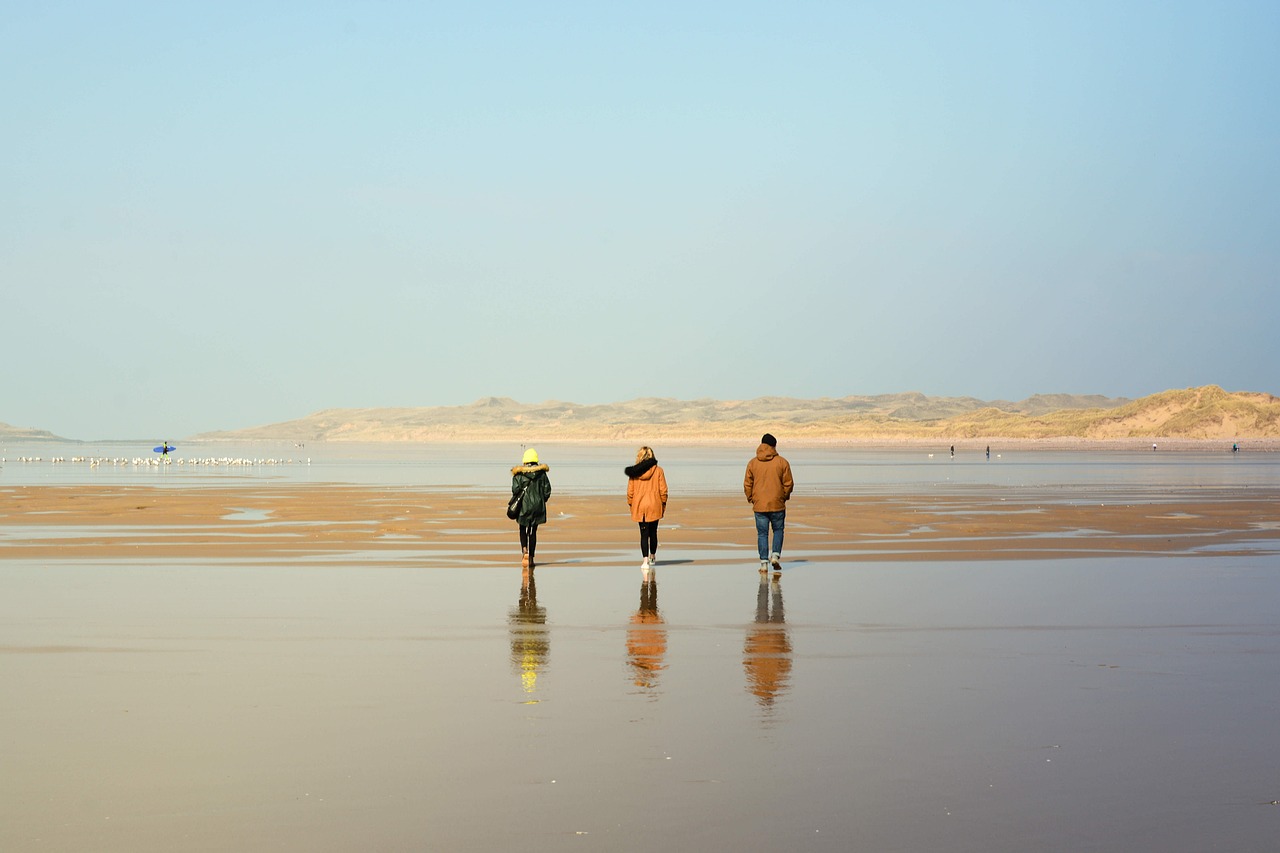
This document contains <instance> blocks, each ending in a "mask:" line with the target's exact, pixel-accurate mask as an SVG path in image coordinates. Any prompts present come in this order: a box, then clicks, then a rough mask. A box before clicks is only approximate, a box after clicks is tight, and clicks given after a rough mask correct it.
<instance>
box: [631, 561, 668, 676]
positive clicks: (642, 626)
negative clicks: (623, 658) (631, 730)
mask: <svg viewBox="0 0 1280 853" xmlns="http://www.w3.org/2000/svg"><path fill="white" fill-rule="evenodd" d="M665 626H666V623H665V622H664V621H663V619H662V614H661V613H659V612H658V578H657V576H656V574H655V573H653V572H648V573H646V575H645V579H644V580H643V581H641V582H640V607H639V608H638V609H637V610H636V612H635V613H633V614H632V615H631V627H630V628H628V629H627V661H628V663H629V664H630V666H631V674H632V677H633V678H634V679H635V685H636V687H642V688H645V689H649V690H653V689H655V688H657V686H658V673H660V672H662V670H664V669H666V667H667V665H666V662H665V661H666V656H667V629H666V627H665Z"/></svg>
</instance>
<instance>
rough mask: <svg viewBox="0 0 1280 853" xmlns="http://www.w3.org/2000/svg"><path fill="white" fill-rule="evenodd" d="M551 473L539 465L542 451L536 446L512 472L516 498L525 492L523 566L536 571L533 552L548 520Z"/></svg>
mask: <svg viewBox="0 0 1280 853" xmlns="http://www.w3.org/2000/svg"><path fill="white" fill-rule="evenodd" d="M550 470H551V469H550V468H549V467H548V466H546V465H541V464H539V463H538V451H536V450H534V449H533V448H532V447H530V448H529V449H528V450H526V451H525V452H524V460H523V464H521V465H517V466H516V467H514V468H512V469H511V494H512V496H513V497H514V496H515V495H518V494H520V493H521V491H523V492H524V497H523V498H521V500H520V514H519V515H518V516H517V517H516V524H518V525H520V552H521V555H522V559H521V562H520V565H521V566H522V567H523V568H526V569H532V568H533V552H534V551H535V550H536V549H537V547H538V525H539V524H545V523H546V521H547V500H548V499H549V498H550V497H551V480H550V479H549V478H548V477H547V472H548V471H550Z"/></svg>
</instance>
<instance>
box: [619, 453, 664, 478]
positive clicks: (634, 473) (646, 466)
mask: <svg viewBox="0 0 1280 853" xmlns="http://www.w3.org/2000/svg"><path fill="white" fill-rule="evenodd" d="M657 467H658V457H656V456H650V457H649V458H648V459H644V460H642V461H640V462H637V463H636V464H634V465H628V466H627V467H626V468H623V469H622V473H624V474H626V475H627V477H628V478H629V479H632V480H639V479H641V478H642V477H644V475H645V474H648V473H649V472H650V471H652V470H653V469H654V468H657Z"/></svg>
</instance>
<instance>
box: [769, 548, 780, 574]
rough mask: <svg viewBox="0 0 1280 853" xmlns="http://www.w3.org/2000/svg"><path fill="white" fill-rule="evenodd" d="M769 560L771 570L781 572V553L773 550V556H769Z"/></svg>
mask: <svg viewBox="0 0 1280 853" xmlns="http://www.w3.org/2000/svg"><path fill="white" fill-rule="evenodd" d="M769 562H770V563H773V570H774V571H775V572H781V571H782V555H781V554H779V553H777V552H776V551H775V552H774V554H773V556H771V557H770V558H769Z"/></svg>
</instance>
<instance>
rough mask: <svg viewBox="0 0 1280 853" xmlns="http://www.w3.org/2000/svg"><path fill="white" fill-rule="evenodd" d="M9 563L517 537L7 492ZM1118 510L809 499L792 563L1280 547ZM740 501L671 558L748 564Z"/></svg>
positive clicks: (1255, 528)
mask: <svg viewBox="0 0 1280 853" xmlns="http://www.w3.org/2000/svg"><path fill="white" fill-rule="evenodd" d="M2 493H3V494H4V501H3V506H4V509H3V510H0V535H2V536H3V540H2V543H0V559H2V558H8V559H41V560H48V559H78V560H103V559H106V560H110V559H133V560H137V559H166V560H173V559H180V560H187V559H205V558H232V559H236V560H241V561H243V560H273V559H283V558H288V559H289V560H290V561H291V562H294V563H297V562H298V561H302V562H305V561H306V560H308V559H309V558H313V559H316V560H321V561H323V562H325V563H329V564H331V563H332V562H333V561H334V560H339V561H340V560H342V559H343V558H344V557H350V558H353V559H354V558H355V557H356V555H358V557H359V562H361V563H362V564H371V563H372V564H378V563H381V564H401V563H413V564H418V565H422V564H427V565H434V564H439V565H459V564H467V565H471V564H475V565H508V564H510V562H511V560H512V552H513V550H514V548H513V546H512V543H513V541H514V539H515V530H514V528H513V526H512V524H511V523H510V522H509V521H507V520H506V519H505V518H504V517H503V515H502V511H503V506H502V504H503V497H502V496H501V495H494V494H490V493H477V492H461V493H459V492H456V491H450V490H447V489H409V488H368V487H361V486H349V485H307V486H293V485H291V486H283V487H282V486H271V485H247V486H236V487H233V488H172V487H168V488H165V487H161V488H152V487H127V486H114V487H113V486H84V485H77V486H25V487H14V488H10V489H6V490H3V491H2ZM1113 501H1114V502H1102V501H1098V500H1090V501H1087V502H1086V501H1084V500H1076V499H1074V498H1073V497H1072V495H1070V494H1069V493H1068V494H1064V493H1063V492H1061V491H1056V492H1055V491H1054V490H1029V489H991V490H986V491H975V492H972V493H966V494H934V495H929V494H910V495H894V496H839V495H820V496H800V497H796V498H795V499H793V500H792V502H791V504H790V507H789V512H788V527H787V546H786V547H787V551H788V553H789V554H791V555H793V556H800V555H803V558H804V559H805V560H807V561H809V562H823V561H834V560H839V561H846V560H848V559H850V558H854V559H857V558H866V559H875V560H931V561H936V560H968V559H983V560H992V559H1036V558H1059V557H1072V556H1074V557H1088V556H1099V555H1106V554H1179V553H1195V552H1203V551H1207V550H1211V551H1212V552H1213V553H1217V554H1231V553H1245V552H1249V553H1257V552H1258V550H1259V548H1269V547H1270V546H1269V545H1268V543H1274V542H1276V541H1277V540H1280V490H1268V489H1248V490H1235V489H1215V490H1187V491H1185V492H1183V493H1179V494H1172V495H1171V494H1169V493H1168V491H1167V490H1163V489H1161V490H1150V491H1146V492H1144V491H1142V490H1139V489H1132V490H1129V491H1127V492H1126V494H1125V495H1124V496H1123V497H1115V498H1113ZM549 511H550V517H549V520H548V525H547V526H545V527H544V528H543V529H542V533H541V536H540V556H541V558H542V562H543V563H544V564H547V563H555V562H558V561H573V562H584V561H587V562H603V563H609V562H612V561H616V560H619V559H623V558H625V560H630V558H631V556H632V551H637V550H638V549H637V548H636V547H635V546H636V543H635V539H636V536H635V526H634V524H633V523H632V522H631V521H630V519H629V517H628V515H627V513H626V506H625V502H624V501H623V500H622V499H620V498H616V497H612V496H600V495H590V496H573V495H555V496H553V499H552V501H551V504H550V507H549ZM753 547H754V533H753V528H752V527H751V513H750V509H749V507H748V506H747V505H746V504H745V502H742V503H740V502H737V501H735V500H734V497H733V496H719V495H716V496H710V495H697V496H691V497H677V498H673V500H672V502H671V504H670V505H669V507H668V513H667V517H666V518H665V519H664V521H663V524H662V551H663V554H664V556H666V557H667V558H668V559H670V558H674V557H678V556H680V555H681V554H682V553H694V552H696V553H697V554H698V555H699V557H698V562H700V563H708V562H709V563H719V562H735V561H740V560H742V559H744V555H745V557H748V558H749V557H751V556H752V550H753Z"/></svg>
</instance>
